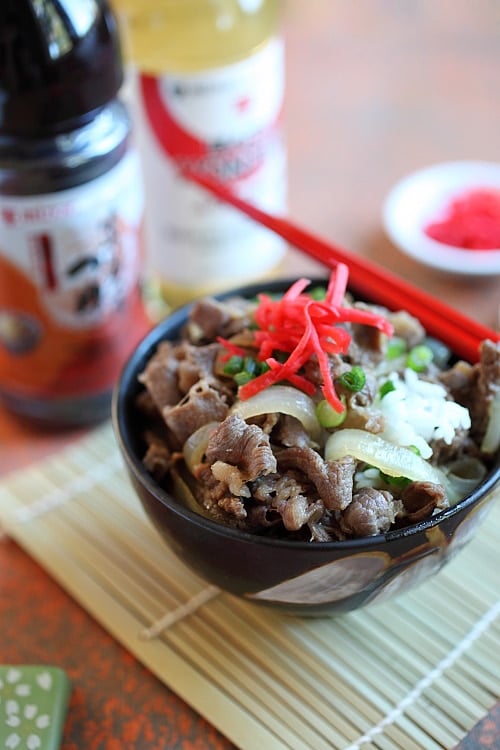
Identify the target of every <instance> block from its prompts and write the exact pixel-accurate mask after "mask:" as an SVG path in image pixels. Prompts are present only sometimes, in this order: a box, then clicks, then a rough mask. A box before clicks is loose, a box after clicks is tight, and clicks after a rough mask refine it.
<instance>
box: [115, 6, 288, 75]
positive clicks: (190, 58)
mask: <svg viewBox="0 0 500 750" xmlns="http://www.w3.org/2000/svg"><path fill="white" fill-rule="evenodd" d="M113 5H114V7H115V9H116V11H117V13H118V15H119V16H120V17H121V19H122V23H123V28H124V39H125V53H126V55H127V56H129V57H130V58H131V59H132V60H133V62H134V63H135V64H136V65H137V66H138V67H139V69H140V70H141V71H142V72H145V73H150V74H161V73H163V72H165V71H168V72H172V73H173V72H191V71H198V70H208V69H210V68H217V67H221V66H223V65H229V64H230V63H233V62H237V61H238V60H242V59H244V58H245V57H248V56H249V55H251V54H252V53H254V52H255V51H256V50H257V49H258V48H259V47H260V46H261V45H262V44H264V43H265V42H266V41H268V40H269V39H270V38H271V37H272V36H274V35H275V34H276V33H277V31H278V28H279V24H280V17H281V8H282V0H262V2H259V0H251V1H250V2H248V0H113ZM247 7H248V8H249V10H245V8H247Z"/></svg>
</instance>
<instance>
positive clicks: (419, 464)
mask: <svg viewBox="0 0 500 750" xmlns="http://www.w3.org/2000/svg"><path fill="white" fill-rule="evenodd" d="M344 456H353V457H354V458H356V459H357V460H358V461H364V462H365V463H368V464H371V465H372V466H376V467H377V469H380V471H382V472H383V473H384V474H388V475H389V476H392V477H407V478H408V479H411V480H412V481H413V482H433V483H434V484H441V485H443V487H444V488H445V490H446V492H447V494H448V493H449V492H450V491H451V494H452V495H453V500H454V499H456V497H455V493H454V492H453V491H452V489H451V487H450V483H449V482H448V479H447V477H446V475H445V474H444V473H443V472H442V471H441V470H440V469H437V468H436V467H435V466H432V465H431V464H429V463H428V462H427V461H425V460H424V459H423V458H422V457H421V456H418V455H417V454H416V453H414V452H413V451H412V450H410V449H409V448H404V447H402V446H400V445H394V444H393V443H389V442H388V441H387V440H384V438H381V437H380V436H379V435H374V434H373V433H372V432H366V430H357V429H354V428H352V429H351V428H346V429H344V430H338V431H337V432H334V433H332V434H331V435H330V437H329V438H328V440H327V441H326V445H325V459H326V460H327V461H335V460H336V459H339V458H343V457H344ZM448 500H449V501H450V502H451V501H452V497H450V494H448Z"/></svg>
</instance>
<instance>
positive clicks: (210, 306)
mask: <svg viewBox="0 0 500 750" xmlns="http://www.w3.org/2000/svg"><path fill="white" fill-rule="evenodd" d="M250 311H251V304H250V303H249V301H248V300H245V299H243V298H241V297H234V298H230V299H227V300H223V301H220V300H216V299H213V298H212V297H206V298H204V299H201V300H199V301H198V302H195V303H194V305H193V307H192V309H191V312H190V315H189V323H188V335H189V338H190V340H191V341H192V342H193V343H195V344H199V343H202V342H206V341H214V340H215V339H216V337H217V336H223V337H224V338H227V337H229V336H233V335H234V334H236V333H239V332H240V331H242V330H244V329H245V328H248V327H249V325H250V322H251V318H250Z"/></svg>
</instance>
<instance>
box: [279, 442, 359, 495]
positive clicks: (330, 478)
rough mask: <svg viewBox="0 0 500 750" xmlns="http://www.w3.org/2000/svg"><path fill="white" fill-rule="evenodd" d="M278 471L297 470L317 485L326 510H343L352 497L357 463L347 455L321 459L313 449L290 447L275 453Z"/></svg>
mask: <svg viewBox="0 0 500 750" xmlns="http://www.w3.org/2000/svg"><path fill="white" fill-rule="evenodd" d="M277 456H278V468H279V470H280V471H287V470H288V469H298V470H299V471H300V472H302V473H303V474H304V475H305V476H306V477H307V479H308V480H309V481H310V482H311V483H312V484H313V485H314V486H315V487H316V490H317V492H318V494H319V496H320V497H321V499H322V501H323V503H324V504H325V507H326V508H328V510H342V509H343V508H345V507H347V505H348V504H349V503H350V502H351V499H352V489H353V479H354V470H355V467H356V463H355V461H354V459H353V458H351V457H350V456H347V457H346V458H342V459H339V460H338V461H324V460H323V458H322V457H321V456H320V455H319V453H317V452H316V451H315V450H313V449H312V448H308V447H293V448H285V449H283V450H280V451H278V452H277Z"/></svg>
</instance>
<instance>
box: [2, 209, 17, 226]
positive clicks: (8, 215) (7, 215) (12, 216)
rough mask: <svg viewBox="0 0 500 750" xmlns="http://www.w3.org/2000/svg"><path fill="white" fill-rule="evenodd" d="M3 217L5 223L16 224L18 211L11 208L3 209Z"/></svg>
mask: <svg viewBox="0 0 500 750" xmlns="http://www.w3.org/2000/svg"><path fill="white" fill-rule="evenodd" d="M2 219H3V221H4V223H5V224H15V222H16V213H15V211H13V210H12V209H11V208H3V209H2Z"/></svg>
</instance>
